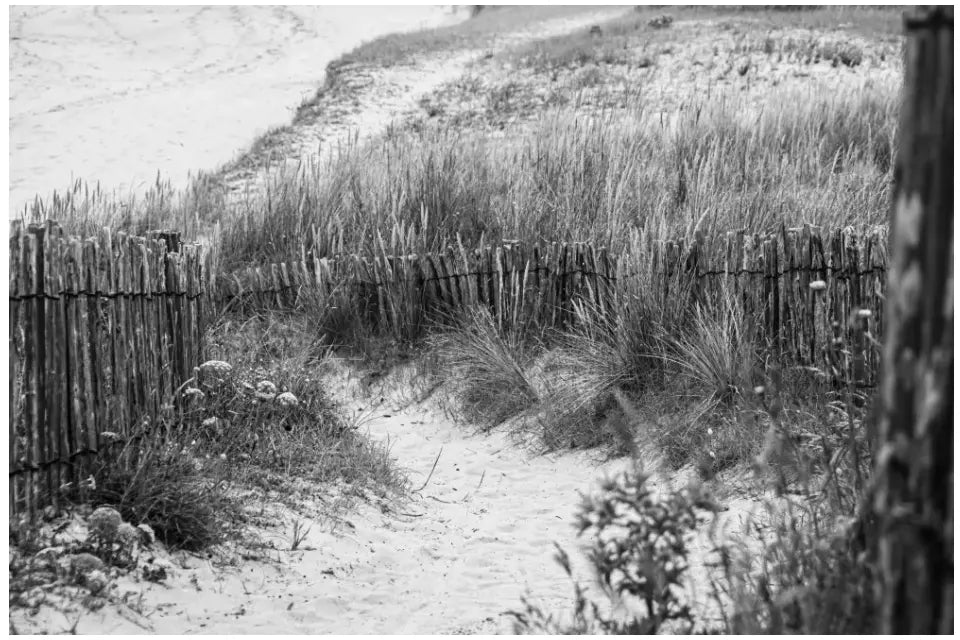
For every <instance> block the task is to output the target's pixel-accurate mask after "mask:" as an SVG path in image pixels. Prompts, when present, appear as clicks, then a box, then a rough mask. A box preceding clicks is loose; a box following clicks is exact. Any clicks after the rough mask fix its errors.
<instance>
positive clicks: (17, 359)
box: [7, 220, 30, 522]
mask: <svg viewBox="0 0 960 640" xmlns="http://www.w3.org/2000/svg"><path fill="white" fill-rule="evenodd" d="M9 248H10V256H9V259H10V262H9V264H10V271H9V282H10V310H9V314H10V315H9V322H10V327H9V331H10V342H9V348H10V354H9V366H10V425H9V426H10V441H9V450H8V455H9V463H8V465H9V466H8V467H7V469H8V471H9V472H10V473H11V474H13V472H14V471H17V470H21V473H17V474H16V475H10V484H9V487H8V492H9V495H8V500H9V502H8V517H9V518H10V521H11V522H12V521H13V518H14V516H15V515H16V514H18V513H19V512H20V509H21V507H22V504H21V502H20V500H21V497H22V495H23V486H24V482H23V473H22V467H21V465H20V460H21V458H22V457H24V453H25V452H24V450H23V447H22V445H21V443H22V442H23V434H24V432H25V426H26V420H25V417H26V416H25V414H26V410H27V402H26V401H24V400H21V393H28V392H29V391H30V388H29V386H27V380H26V367H25V366H24V364H25V362H24V359H25V356H26V353H25V347H26V345H25V344H24V337H25V336H24V328H25V327H26V325H27V324H28V320H27V319H26V318H24V317H23V315H22V311H23V309H24V307H25V304H24V297H25V296H26V295H27V292H26V290H25V288H24V286H23V285H24V282H23V261H24V255H23V224H22V223H21V222H20V221H19V220H17V221H14V222H13V223H11V225H10V240H9Z"/></svg>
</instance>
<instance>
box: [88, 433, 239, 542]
mask: <svg viewBox="0 0 960 640" xmlns="http://www.w3.org/2000/svg"><path fill="white" fill-rule="evenodd" d="M162 431H164V430H161V429H157V428H154V427H153V426H151V425H149V424H143V425H141V427H140V428H139V429H138V430H137V431H136V432H135V433H133V434H132V435H131V436H130V437H129V438H126V439H120V438H118V439H115V440H114V441H113V442H111V443H109V444H107V443H105V445H104V446H103V447H102V450H101V455H100V456H98V457H97V458H96V461H95V462H94V468H93V477H94V480H95V483H94V486H93V487H92V488H90V489H89V490H88V492H87V495H86V496H84V499H85V500H86V501H89V502H90V503H92V504H100V505H110V506H113V507H115V508H116V509H117V510H118V511H119V512H120V515H121V516H122V517H123V519H124V520H126V521H128V522H137V523H144V524H147V525H149V526H150V527H151V528H152V529H153V531H154V532H155V533H156V535H157V538H159V539H160V540H161V541H163V542H164V543H166V544H168V545H170V546H172V547H177V548H182V549H188V550H197V549H202V548H204V547H206V546H209V545H211V544H213V543H216V542H218V541H220V540H221V539H222V537H223V533H224V530H225V529H224V527H225V525H227V524H229V523H230V522H231V521H232V520H234V519H235V518H236V517H237V515H238V513H239V507H238V506H237V505H236V504H235V503H234V502H233V501H231V500H230V499H229V498H228V497H227V496H226V495H225V489H226V485H227V483H228V482H229V479H230V477H231V473H230V467H229V465H226V464H221V461H219V460H216V459H213V460H209V461H208V460H206V459H204V458H203V456H202V455H199V457H198V451H197V450H196V448H195V446H194V445H193V444H191V443H192V442H193V436H194V435H195V433H196V432H195V431H193V430H191V429H189V428H187V429H183V430H171V431H169V432H167V433H162ZM201 460H202V461H201Z"/></svg>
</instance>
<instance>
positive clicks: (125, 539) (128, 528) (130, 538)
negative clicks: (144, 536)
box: [117, 522, 140, 547]
mask: <svg viewBox="0 0 960 640" xmlns="http://www.w3.org/2000/svg"><path fill="white" fill-rule="evenodd" d="M139 540H140V532H139V531H137V529H136V527H134V526H133V525H132V524H130V523H129V522H122V523H121V524H120V527H119V528H117V542H119V543H120V544H122V545H123V546H125V547H133V546H134V545H136V544H137V542H138V541H139Z"/></svg>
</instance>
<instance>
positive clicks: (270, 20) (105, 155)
mask: <svg viewBox="0 0 960 640" xmlns="http://www.w3.org/2000/svg"><path fill="white" fill-rule="evenodd" d="M9 11H10V103H9V104H10V206H11V208H12V209H13V210H14V211H15V212H16V211H19V210H20V209H21V208H22V206H23V205H24V203H25V202H27V201H28V200H32V199H33V198H34V196H35V195H36V194H38V193H39V194H42V195H43V196H49V194H50V192H51V191H53V190H54V189H57V190H63V189H64V188H66V187H68V186H69V185H70V184H71V183H72V181H73V180H76V179H82V180H85V181H88V182H91V183H95V182H96V181H100V183H101V184H102V185H103V187H104V188H105V189H107V190H108V191H114V190H116V192H117V193H118V194H121V195H125V194H127V193H128V192H129V191H130V190H133V191H135V192H141V191H143V190H144V189H145V188H147V187H148V186H149V185H150V184H152V183H153V182H154V181H155V180H156V177H157V172H158V171H159V172H160V174H161V175H162V177H163V178H164V179H167V178H169V179H170V180H171V181H172V182H173V184H174V185H175V186H183V185H185V184H186V179H187V173H188V172H190V171H193V172H196V171H197V170H201V169H203V170H209V169H212V168H214V167H216V166H218V165H220V164H222V163H224V162H226V161H227V160H229V159H230V158H231V157H232V156H233V155H234V154H236V153H237V152H238V151H240V150H241V149H243V148H245V147H246V146H247V145H249V144H250V143H251V142H252V141H253V140H254V138H256V137H257V135H259V133H262V132H264V131H266V130H267V129H269V128H270V127H272V126H276V125H282V124H286V123H288V122H289V121H290V119H291V117H292V113H293V111H294V110H295V108H296V106H297V105H298V104H299V103H300V102H301V101H302V100H303V99H304V98H306V97H309V96H311V95H313V93H314V92H315V91H316V89H317V87H319V86H320V85H321V84H322V82H323V79H324V69H325V67H326V65H327V63H328V62H329V61H331V60H332V59H334V58H335V57H337V56H339V55H341V54H343V53H344V52H346V51H348V50H349V49H351V48H353V47H355V46H356V45H358V44H360V43H361V42H362V41H365V40H370V39H373V38H376V37H378V36H381V35H383V34H386V33H389V32H396V31H405V30H411V29H415V28H421V27H434V26H441V25H444V24H451V23H453V22H455V21H459V20H462V19H464V18H465V17H466V15H467V14H466V12H465V11H463V10H459V11H453V10H451V8H449V7H448V8H446V9H444V8H441V7H431V6H417V7H399V6H386V7H334V6H325V7H309V6H293V7H255V6H242V7H230V6H217V7H185V6H181V7H176V6H169V7H165V6H157V7H146V6H138V7H121V6H109V7H107V6H103V7H80V6H60V7H11V8H10V9H9Z"/></svg>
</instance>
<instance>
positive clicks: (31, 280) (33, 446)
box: [23, 227, 44, 521]
mask: <svg viewBox="0 0 960 640" xmlns="http://www.w3.org/2000/svg"><path fill="white" fill-rule="evenodd" d="M39 235H42V230H38V229H37V228H36V227H31V228H30V229H29V230H28V233H27V234H26V235H25V236H24V238H23V240H24V260H23V269H24V272H23V279H24V294H25V295H26V296H28V300H27V303H26V305H25V307H26V311H27V313H26V322H25V323H24V343H25V347H26V354H25V356H26V366H25V371H24V379H25V386H26V387H27V394H28V397H27V399H26V402H25V407H24V408H25V411H24V414H25V416H24V417H25V422H26V424H25V427H26V431H25V434H24V435H25V438H26V443H25V446H24V453H25V457H26V459H27V461H28V464H29V465H30V467H31V470H30V471H27V472H26V473H25V475H24V480H25V482H24V484H25V487H24V493H25V502H26V508H27V513H28V515H29V517H30V520H31V521H34V520H35V519H36V509H37V499H38V494H39V493H40V485H41V481H40V480H41V478H40V474H39V473H37V472H34V471H33V470H32V467H33V466H34V465H36V464H37V463H39V462H40V460H41V457H40V456H41V452H42V444H41V439H42V437H43V435H42V432H43V422H44V404H43V403H44V398H43V396H42V394H43V375H44V372H43V341H44V338H43V298H42V296H43V283H42V281H41V278H40V273H41V265H42V261H43V258H42V253H41V251H42V247H41V243H40V238H39V237H38V236H39Z"/></svg>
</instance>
